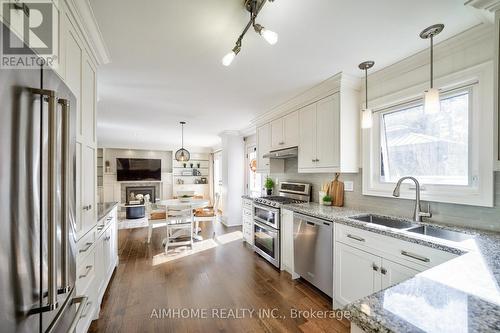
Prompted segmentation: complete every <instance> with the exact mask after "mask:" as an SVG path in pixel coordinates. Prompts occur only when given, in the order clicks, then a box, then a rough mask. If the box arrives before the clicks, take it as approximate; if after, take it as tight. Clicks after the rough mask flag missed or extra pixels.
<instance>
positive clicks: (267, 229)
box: [253, 221, 278, 235]
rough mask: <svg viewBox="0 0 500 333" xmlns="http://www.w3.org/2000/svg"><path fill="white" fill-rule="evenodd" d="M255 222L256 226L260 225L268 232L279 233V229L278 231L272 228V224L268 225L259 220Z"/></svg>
mask: <svg viewBox="0 0 500 333" xmlns="http://www.w3.org/2000/svg"><path fill="white" fill-rule="evenodd" d="M253 223H254V224H255V225H256V226H258V227H260V228H262V229H264V230H266V231H267V232H269V233H271V234H274V235H277V234H278V230H276V231H275V230H271V229H272V228H271V227H270V226H268V225H267V224H262V223H259V222H257V221H253Z"/></svg>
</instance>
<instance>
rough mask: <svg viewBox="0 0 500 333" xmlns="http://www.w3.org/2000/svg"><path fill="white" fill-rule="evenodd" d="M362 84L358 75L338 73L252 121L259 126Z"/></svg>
mask: <svg viewBox="0 0 500 333" xmlns="http://www.w3.org/2000/svg"><path fill="white" fill-rule="evenodd" d="M360 86H361V80H360V79H359V78H358V77H356V76H353V75H350V74H346V73H342V72H340V73H337V74H335V75H333V76H332V77H330V78H328V79H326V80H325V81H323V82H321V83H319V84H317V85H315V86H314V87H312V88H310V89H308V90H306V91H305V92H303V93H301V94H299V95H297V96H295V97H293V98H291V99H289V100H288V101H286V102H284V103H282V104H280V105H278V106H275V107H274V108H272V109H270V110H268V111H266V112H264V113H262V114H260V115H258V116H257V117H255V118H254V119H253V120H252V121H251V122H250V123H251V125H253V127H255V126H259V125H261V124H264V123H267V122H270V121H272V120H274V119H277V118H280V117H282V116H284V115H286V114H287V113H290V112H293V111H296V110H298V109H300V108H302V107H304V106H307V105H309V104H311V103H314V102H316V101H318V100H320V99H322V98H325V97H327V96H329V95H331V94H334V93H336V92H339V91H340V90H341V88H350V89H354V90H357V91H359V90H360Z"/></svg>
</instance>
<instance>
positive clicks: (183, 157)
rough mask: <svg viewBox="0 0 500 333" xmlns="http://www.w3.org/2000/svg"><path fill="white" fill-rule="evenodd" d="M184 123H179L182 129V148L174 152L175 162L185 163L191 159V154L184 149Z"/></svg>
mask: <svg viewBox="0 0 500 333" xmlns="http://www.w3.org/2000/svg"><path fill="white" fill-rule="evenodd" d="M185 124H186V122H184V121H181V127H182V146H181V149H179V150H178V151H176V152H175V160H176V161H177V162H187V161H189V159H190V158H191V154H189V152H188V151H187V150H186V149H184V125H185Z"/></svg>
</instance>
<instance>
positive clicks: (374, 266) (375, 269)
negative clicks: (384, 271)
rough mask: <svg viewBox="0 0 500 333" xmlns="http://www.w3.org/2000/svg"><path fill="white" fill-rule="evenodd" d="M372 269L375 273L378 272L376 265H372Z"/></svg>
mask: <svg viewBox="0 0 500 333" xmlns="http://www.w3.org/2000/svg"><path fill="white" fill-rule="evenodd" d="M372 269H373V270H374V271H375V272H378V266H377V265H375V264H372Z"/></svg>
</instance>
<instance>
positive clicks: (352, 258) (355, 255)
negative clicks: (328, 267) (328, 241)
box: [334, 242, 382, 305]
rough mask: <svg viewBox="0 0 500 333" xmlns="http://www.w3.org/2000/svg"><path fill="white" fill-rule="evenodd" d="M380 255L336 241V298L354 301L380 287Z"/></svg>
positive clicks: (339, 300) (340, 301)
mask: <svg viewBox="0 0 500 333" xmlns="http://www.w3.org/2000/svg"><path fill="white" fill-rule="evenodd" d="M381 264H382V260H381V258H380V257H378V256H375V255H373V254H370V253H368V252H365V251H361V250H358V249H356V248H354V247H352V246H349V245H345V244H343V243H340V242H336V243H335V262H334V269H335V279H334V281H335V288H334V290H335V300H336V301H337V302H339V303H340V304H341V305H346V304H348V303H351V302H354V301H356V300H358V299H360V298H362V297H365V296H368V295H370V294H373V293H374V292H375V291H377V290H379V289H380V285H381V277H380V274H379V270H380V266H381Z"/></svg>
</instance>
